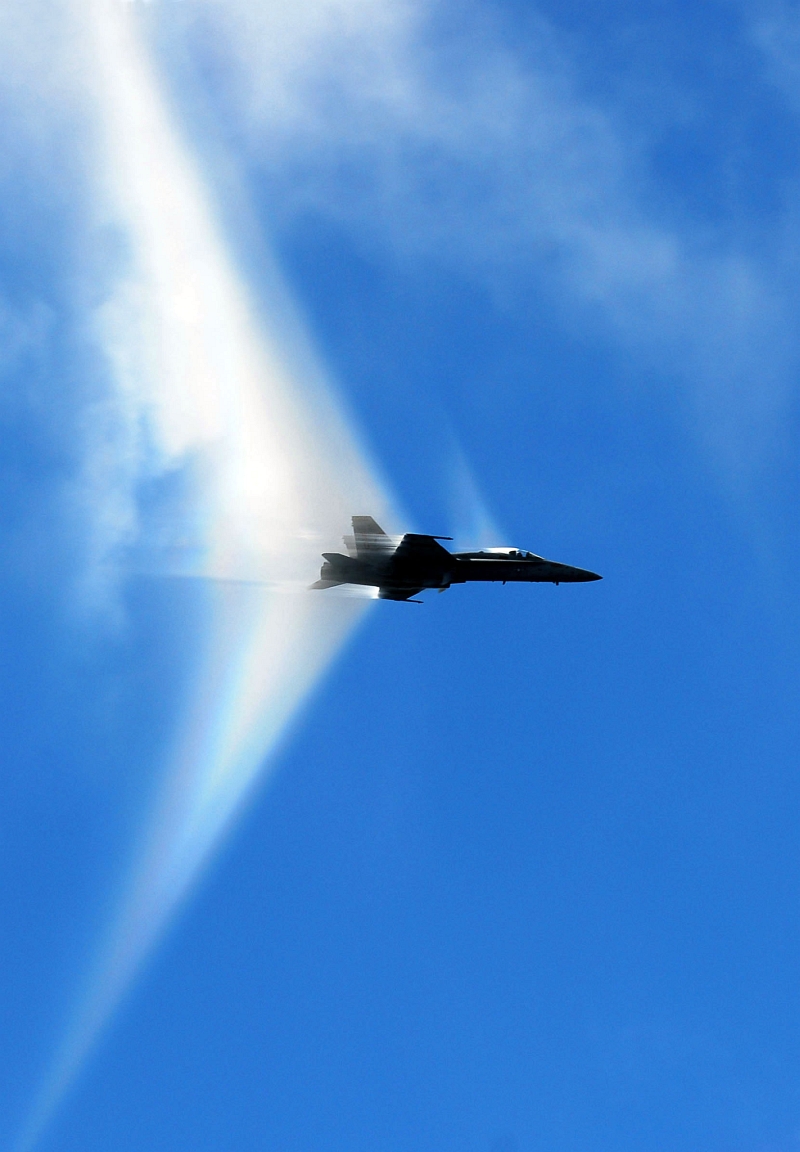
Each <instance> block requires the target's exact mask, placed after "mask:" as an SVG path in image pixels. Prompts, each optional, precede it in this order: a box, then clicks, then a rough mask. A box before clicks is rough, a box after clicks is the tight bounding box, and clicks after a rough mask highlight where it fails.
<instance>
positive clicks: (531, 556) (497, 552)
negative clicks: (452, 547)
mask: <svg viewBox="0 0 800 1152" xmlns="http://www.w3.org/2000/svg"><path fill="white" fill-rule="evenodd" d="M475 555H477V556H496V557H497V559H498V560H500V559H504V560H505V559H508V560H541V559H542V557H541V556H537V555H536V553H535V552H526V551H525V550H524V549H522V548H482V549H481V551H480V552H477V553H475Z"/></svg>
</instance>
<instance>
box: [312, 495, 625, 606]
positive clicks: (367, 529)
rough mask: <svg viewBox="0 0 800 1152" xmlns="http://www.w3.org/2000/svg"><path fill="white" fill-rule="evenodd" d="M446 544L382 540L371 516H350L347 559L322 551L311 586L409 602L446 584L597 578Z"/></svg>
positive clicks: (509, 552)
mask: <svg viewBox="0 0 800 1152" xmlns="http://www.w3.org/2000/svg"><path fill="white" fill-rule="evenodd" d="M450 539H451V537H450V536H421V535H419V534H418V533H416V532H407V533H406V534H405V536H403V537H402V539H401V540H400V542H399V543H398V541H397V537H394V538H392V537H391V536H387V535H386V533H385V532H384V530H383V529H382V528H381V527H379V525H377V524H376V523H375V521H374V520H373V519H372V517H371V516H354V517H353V535H352V536H345V537H344V543H345V547H346V548H347V551H348V555H347V556H343V555H342V554H341V553H340V552H323V554H322V557H323V559H324V561H325V563H324V564H323V565H322V569H321V571H320V578H319V580H317V582H316V584H312V585H311V587H312V588H334V587H336V585H338V584H365V585H367V586H369V587H372V588H377V589H378V596H379V597H380V599H381V600H411V599H412V597H414V596H416V595H417V593H418V592H422V590H423V589H424V588H436V589H438V590H439V592H444V591H445V590H446V589H448V588H449V587H450V585H451V584H465V583H467V581H469V580H495V581H497V580H499V581H502V583H503V584H505V583H506V582H507V581H512V580H513V581H514V582H520V581H524V582H526V583H537V584H577V583H582V582H584V581H587V580H601V579H602V577H601V576H598V575H597V573H596V572H589V571H587V569H585V568H573V567H572V566H571V565H570V564H557V563H556V562H555V560H545V559H544V557H543V556H536V555H534V553H533V552H523V551H522V550H521V549H518V548H484V549H483V551H482V552H448V551H447V549H446V548H443V547H442V545H441V544H440V543H439V541H440V540H450ZM414 603H421V601H414Z"/></svg>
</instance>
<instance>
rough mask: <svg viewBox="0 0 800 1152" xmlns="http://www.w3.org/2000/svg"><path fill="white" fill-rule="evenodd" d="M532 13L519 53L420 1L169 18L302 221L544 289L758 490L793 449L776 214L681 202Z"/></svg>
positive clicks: (253, 159)
mask: <svg viewBox="0 0 800 1152" xmlns="http://www.w3.org/2000/svg"><path fill="white" fill-rule="evenodd" d="M529 15H531V19H530V20H529V23H528V25H527V30H526V39H525V46H524V51H522V50H520V49H518V48H515V47H514V45H513V44H512V43H511V42H510V38H509V37H508V36H506V35H504V33H503V29H502V27H501V26H500V25H499V24H498V23H497V21H493V20H492V18H491V17H489V16H488V15H486V13H485V11H482V10H481V9H480V8H475V7H473V8H471V9H463V8H462V7H461V6H459V10H458V12H455V10H452V11H451V10H450V9H449V8H448V6H446V5H440V6H437V7H436V8H435V9H430V8H429V7H427V6H423V5H420V4H417V3H412V2H409V3H405V4H401V5H394V4H389V3H386V2H385V0H312V2H311V3H309V4H305V5H303V7H302V10H298V9H296V8H294V7H293V6H291V5H288V4H275V5H269V6H259V7H255V6H253V5H249V4H243V3H237V2H235V0H234V2H232V3H230V4H227V5H225V6H219V5H215V4H211V3H203V2H202V0H201V2H200V3H198V4H195V5H192V6H186V7H185V8H184V9H182V10H181V12H180V13H179V14H178V15H177V16H176V15H173V14H171V13H170V14H168V15H167V17H166V23H167V25H168V26H169V27H170V28H171V30H172V33H173V35H174V36H176V37H178V36H180V37H183V38H184V40H183V42H184V43H188V44H189V45H190V49H189V54H190V55H191V56H193V58H194V59H196V60H199V61H202V63H203V72H202V74H203V76H204V78H206V79H207V78H208V76H214V77H215V78H216V84H217V88H216V98H217V100H218V101H219V105H218V107H219V109H220V110H221V119H222V120H223V121H224V124H225V129H224V131H225V132H226V133H227V135H228V138H229V140H232V141H233V142H234V143H235V146H236V147H237V148H238V147H242V146H243V147H244V148H245V149H246V150H247V151H248V153H249V157H250V161H249V162H250V163H255V164H260V165H261V169H260V170H261V175H262V179H263V183H264V186H265V187H266V188H267V189H268V190H270V191H271V194H272V197H273V202H274V206H275V212H276V214H277V215H278V216H280V215H283V218H284V221H285V223H286V225H287V226H288V227H291V226H292V225H291V220H292V214H297V215H299V216H300V217H302V214H303V213H307V212H317V213H321V214H325V215H328V216H330V217H333V218H336V219H337V220H338V221H340V223H342V224H344V225H345V226H347V227H351V228H352V229H353V231H354V232H356V233H357V234H358V236H359V239H360V242H362V243H363V242H364V238H365V237H367V238H369V239H370V241H371V242H372V243H373V244H376V245H382V246H384V247H385V248H387V249H388V250H390V251H391V252H392V254H393V257H394V258H395V259H398V260H401V261H405V262H408V261H414V260H419V259H422V260H426V259H430V258H434V259H436V260H437V261H442V260H445V261H450V262H451V263H452V264H453V265H454V266H457V267H458V268H459V269H460V270H461V271H462V273H464V274H466V275H468V276H470V277H478V278H480V279H481V280H482V281H483V282H484V283H485V284H488V285H489V286H491V287H492V288H494V289H496V291H497V294H498V298H501V297H505V299H508V298H509V294H511V295H512V296H513V289H514V284H515V283H519V279H520V277H523V278H526V277H527V278H528V279H529V280H530V279H533V280H536V281H537V282H538V283H539V284H544V285H545V286H546V288H547V290H548V293H549V294H550V295H551V297H553V298H555V299H556V300H557V301H558V302H559V304H560V309H561V314H562V318H563V323H564V325H565V327H566V328H568V329H569V328H570V327H572V328H573V329H574V330H576V331H578V330H582V329H584V328H585V326H586V325H587V324H590V325H592V326H593V327H594V328H595V329H596V330H597V331H599V332H601V333H605V337H606V339H608V340H609V342H610V343H611V344H612V345H615V346H616V347H617V348H619V349H620V350H621V351H622V352H623V353H624V355H625V356H626V357H628V358H629V357H631V356H632V357H633V358H634V360H635V362H636V363H638V364H639V365H640V368H642V369H644V370H646V374H647V375H648V377H649V378H650V379H657V380H660V381H661V383H662V385H666V386H674V385H675V384H677V385H678V386H679V390H680V404H681V406H682V407H683V408H684V410H685V412H686V413H687V418H688V419H689V421H690V423H691V424H692V425H693V426H694V428H695V430H696V431H697V433H698V435H699V436H700V438H701V439H702V440H703V441H705V442H706V444H707V446H708V447H709V449H710V452H711V457H712V459H713V460H714V461H715V462H716V464H717V465H718V466H719V468H720V469H721V470H722V472H723V473H724V474H725V475H726V477H727V479H728V481H729V482H731V483H733V484H734V485H736V484H738V483H740V482H746V479H747V477H748V476H749V475H750V474H751V473H752V471H753V470H754V469H755V470H757V469H758V468H759V467H760V465H761V464H762V463H763V462H764V460H765V459H770V458H771V457H772V456H773V454H774V453H775V451H776V449H777V450H779V448H780V444H781V420H782V417H783V416H784V415H785V413H786V410H787V403H788V401H789V398H790V396H791V395H792V390H793V377H794V371H795V367H796V364H797V357H798V347H797V342H796V340H795V338H794V335H793V330H792V322H791V317H792V315H793V312H794V307H795V300H796V297H797V284H796V277H795V276H794V273H793V272H792V270H791V268H790V266H789V264H788V263H787V262H786V261H785V260H784V259H783V256H782V254H781V251H780V249H781V243H780V240H781V236H780V232H781V228H782V227H783V224H784V223H785V221H781V220H778V221H777V222H776V223H775V224H774V225H773V226H772V227H771V230H770V228H768V229H767V231H768V235H767V238H766V240H764V237H763V221H761V222H759V228H757V229H754V230H753V231H748V230H747V228H746V227H744V226H743V225H740V227H738V228H734V229H731V228H730V227H728V226H727V225H726V226H724V227H720V228H714V227H712V226H710V225H709V222H708V220H700V219H695V218H692V216H691V214H690V213H687V212H673V213H666V212H665V211H664V210H663V198H662V200H661V202H660V203H659V201H658V198H657V197H655V196H654V195H653V194H652V184H653V181H654V179H655V176H654V174H653V173H652V172H650V170H649V162H650V161H649V154H648V148H649V147H650V144H651V141H649V140H648V139H647V138H646V134H644V135H643V133H642V131H641V129H640V130H639V131H638V132H637V133H634V132H632V131H631V130H630V127H629V124H628V123H627V122H626V120H625V118H624V117H623V116H620V115H619V114H617V113H618V109H617V110H615V109H614V108H612V107H611V106H610V105H609V106H607V107H604V106H603V105H602V104H601V103H600V102H599V100H598V99H597V98H591V97H590V96H588V95H587V94H586V93H587V90H588V89H589V87H590V85H589V84H588V83H587V80H590V79H591V77H588V78H587V77H585V76H582V74H581V70H580V67H579V65H578V63H577V62H576V61H575V60H574V59H573V58H571V56H570V53H569V51H568V49H567V48H566V47H565V45H564V43H563V42H562V40H561V39H560V38H559V36H558V34H557V32H556V30H555V29H554V28H553V27H552V25H550V24H549V23H548V22H547V21H546V20H544V19H538V20H537V19H536V18H535V16H533V15H532V14H529ZM209 61H211V62H213V65H214V66H213V68H212V67H210V66H208V65H209ZM635 98H636V93H635V91H630V92H629V93H628V99H629V100H635ZM787 211H788V205H787Z"/></svg>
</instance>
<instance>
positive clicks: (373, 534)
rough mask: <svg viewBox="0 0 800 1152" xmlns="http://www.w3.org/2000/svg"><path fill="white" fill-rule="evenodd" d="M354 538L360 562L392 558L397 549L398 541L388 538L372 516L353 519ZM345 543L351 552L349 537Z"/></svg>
mask: <svg viewBox="0 0 800 1152" xmlns="http://www.w3.org/2000/svg"><path fill="white" fill-rule="evenodd" d="M353 536H354V540H355V549H356V555H357V556H358V558H359V560H367V559H374V558H375V557H376V556H390V555H391V554H392V552H394V550H395V547H396V541H394V540H392V539H391V537H389V536H387V535H386V533H385V532H384V530H383V529H382V528H381V526H380V524H376V523H375V521H374V520H373V519H372V517H371V516H354V517H353ZM345 543H346V544H347V545H348V550H349V540H348V538H347V537H345Z"/></svg>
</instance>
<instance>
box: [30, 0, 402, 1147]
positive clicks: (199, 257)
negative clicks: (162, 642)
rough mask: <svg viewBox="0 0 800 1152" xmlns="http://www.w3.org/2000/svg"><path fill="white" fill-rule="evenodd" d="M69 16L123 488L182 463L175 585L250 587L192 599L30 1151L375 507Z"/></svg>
mask: <svg viewBox="0 0 800 1152" xmlns="http://www.w3.org/2000/svg"><path fill="white" fill-rule="evenodd" d="M76 12H77V9H76ZM80 12H81V14H82V18H83V19H84V20H85V22H86V26H87V31H88V33H89V35H90V37H91V51H90V55H91V59H92V61H93V64H92V67H93V69H94V71H95V81H96V85H97V95H98V106H99V108H100V111H101V116H102V122H103V131H102V141H103V142H102V147H101V155H102V156H103V157H104V162H103V164H102V171H101V172H100V173H99V178H100V181H101V184H102V198H103V200H104V203H105V204H106V206H107V207H106V211H107V213H108V217H109V219H110V220H113V221H114V223H115V224H116V226H117V227H121V228H122V229H123V230H124V234H125V236H126V238H127V247H128V252H129V258H128V264H127V267H126V271H125V274H124V276H123V277H122V278H121V280H120V282H119V283H118V285H117V288H116V290H115V292H114V295H113V298H112V299H111V300H110V301H109V302H108V303H107V304H106V305H105V306H104V307H103V309H101V311H100V313H99V315H98V320H97V323H98V330H99V333H100V338H101V341H102V343H103V346H104V348H105V351H106V354H107V356H108V357H109V359H110V362H111V364H112V367H113V371H114V377H115V380H116V383H117V388H118V401H119V403H120V405H121V406H122V408H123V410H124V411H125V412H127V414H128V418H129V420H130V422H131V424H132V425H135V426H137V427H141V426H143V427H145V429H146V436H145V440H146V444H145V446H144V447H142V445H141V444H139V446H138V447H137V441H136V437H135V436H132V439H131V444H132V447H131V448H130V451H131V456H132V459H131V462H130V471H131V476H132V479H133V481H134V482H135V478H136V474H137V469H141V468H142V467H143V465H142V458H143V457H144V456H147V460H148V463H147V468H149V469H150V472H151V474H152V470H153V469H154V468H155V469H156V470H158V469H159V468H160V469H161V470H162V471H168V470H170V469H171V470H176V469H179V468H184V469H186V471H187V474H190V475H191V476H192V477H193V478H194V479H193V481H192V483H193V487H192V493H193V495H192V498H191V500H190V502H189V504H190V510H191V513H192V517H193V524H192V526H191V532H190V535H191V542H192V544H193V545H194V547H195V556H196V560H195V563H194V567H193V573H194V574H195V575H206V576H215V577H230V578H233V579H241V580H243V581H247V580H250V579H263V580H265V581H266V584H265V585H264V586H263V587H258V586H257V585H252V586H247V585H246V584H239V585H237V584H235V583H233V582H232V583H230V584H227V583H224V582H221V583H215V584H213V585H212V586H210V587H209V591H208V612H209V615H208V632H207V636H206V645H205V656H204V659H203V660H202V662H201V664H200V666H199V668H198V669H197V672H196V677H195V681H194V684H193V688H192V691H191V693H190V699H189V701H188V704H187V707H186V714H185V716H184V718H183V721H182V723H181V724H180V726H179V730H178V734H177V737H176V741H175V746H174V750H173V752H172V754H171V755H170V757H169V763H168V768H167V770H166V772H165V775H164V780H163V785H162V787H161V790H160V794H159V796H158V797H157V800H156V802H155V804H154V809H153V812H152V816H151V819H150V821H149V824H148V826H147V828H146V829H145V831H144V833H143V836H142V844H141V847H140V850H139V852H138V856H137V857H136V862H135V866H134V867H133V869H132V872H131V875H130V876H129V877H128V879H127V881H126V884H125V886H124V888H123V892H122V895H121V898H120V903H119V908H118V912H117V915H116V918H115V921H114V923H113V924H112V925H111V926H110V928H109V932H108V936H107V938H106V939H105V941H104V942H103V944H102V946H101V948H100V949H99V952H98V956H97V961H96V965H95V967H94V969H93V971H92V972H91V973H90V978H89V980H88V983H87V987H86V989H85V992H84V995H83V997H82V998H81V999H80V1000H79V1002H78V1006H77V1010H76V1013H75V1016H74V1019H73V1021H72V1023H71V1026H70V1027H69V1028H68V1029H67V1032H66V1035H65V1037H64V1040H63V1043H62V1045H61V1047H60V1049H59V1050H58V1052H57V1054H56V1058H55V1061H54V1063H53V1066H52V1069H51V1072H50V1074H49V1076H48V1077H47V1079H46V1081H45V1083H44V1086H43V1088H42V1091H41V1093H40V1095H39V1097H38V1100H37V1101H36V1104H35V1107H34V1109H33V1111H32V1114H31V1116H30V1118H29V1121H28V1124H27V1126H26V1128H25V1130H24V1132H23V1134H22V1136H21V1138H20V1140H19V1142H18V1144H17V1152H25V1150H27V1149H30V1148H31V1147H33V1146H34V1145H35V1143H36V1142H37V1140H38V1138H39V1136H40V1135H41V1133H42V1131H43V1129H44V1127H45V1125H46V1124H47V1123H48V1121H49V1120H50V1118H51V1117H52V1115H53V1112H54V1110H55V1109H56V1107H57V1106H58V1105H59V1103H60V1102H61V1100H62V1099H63V1097H64V1095H65V1093H66V1092H67V1091H68V1090H69V1088H70V1086H71V1085H72V1083H73V1082H74V1080H75V1077H76V1076H77V1074H78V1073H79V1071H80V1069H81V1067H82V1065H83V1063H84V1061H85V1059H86V1057H87V1055H88V1053H89V1052H90V1050H91V1048H92V1046H93V1044H94V1043H95V1041H96V1039H97V1037H98V1035H99V1033H100V1031H101V1030H102V1028H103V1027H104V1025H105V1024H106V1023H107V1021H108V1019H109V1017H110V1015H111V1014H112V1012H113V1011H114V1009H115V1007H116V1006H117V1004H118V1003H119V1000H120V998H121V997H122V996H123V995H124V993H125V991H126V989H127V988H128V987H129V985H130V983H131V981H132V980H133V979H134V977H135V975H136V973H137V971H138V970H139V968H140V966H141V964H142V962H143V960H144V959H145V957H146V956H147V954H148V952H149V951H150V950H151V949H152V947H153V946H154V944H155V943H156V942H157V940H158V938H159V936H160V935H161V934H162V933H163V931H164V929H165V927H166V925H167V924H168V922H169V920H170V918H171V916H172V915H173V913H174V912H175V910H176V908H177V907H178V905H179V904H180V902H181V901H182V900H183V898H184V897H185V896H186V894H187V892H188V891H189V889H190V887H191V885H192V884H193V883H194V882H196V880H197V878H198V876H199V875H200V873H201V871H202V869H203V867H204V865H205V864H207V862H208V860H209V858H210V856H211V853H212V852H213V850H214V848H215V847H216V846H217V845H218V844H219V842H220V839H221V837H222V836H223V834H224V833H225V832H226V830H227V829H228V828H229V827H230V825H231V822H232V821H233V820H234V818H235V817H236V815H237V814H238V812H239V811H240V810H241V808H242V805H243V803H244V802H245V800H246V798H247V797H248V794H249V793H250V791H251V789H252V787H253V784H254V782H255V781H256V779H257V778H260V777H261V776H262V774H263V766H264V760H265V757H266V756H267V754H268V753H269V752H270V750H272V749H274V747H275V744H276V742H277V741H278V740H279V738H280V737H281V735H282V733H283V732H284V731H285V730H286V727H287V724H288V723H289V721H290V720H291V718H292V716H293V715H295V714H296V711H297V709H298V707H299V705H300V703H301V702H302V700H303V699H304V697H305V696H306V695H307V693H308V691H309V690H310V688H311V687H312V685H313V684H314V683H315V681H316V680H317V679H318V677H319V675H320V674H321V673H322V671H323V670H324V669H325V667H326V666H327V664H328V663H329V661H330V660H331V658H332V656H333V655H334V653H335V652H336V650H337V648H338V647H339V646H340V644H341V643H342V641H343V639H344V638H345V636H346V635H347V634H348V632H349V631H350V629H351V628H352V626H353V624H354V622H355V621H356V619H357V618H358V616H359V615H360V613H361V612H362V611H363V608H364V603H365V602H364V601H363V600H362V601H359V600H356V599H342V598H339V599H336V598H331V597H330V596H323V595H321V594H319V595H317V594H314V593H311V592H306V591H305V590H304V586H305V584H306V583H308V582H309V580H310V579H313V577H314V575H315V568H316V565H317V563H318V561H317V559H316V557H317V554H318V552H319V551H320V550H321V546H324V544H325V543H333V542H334V539H335V537H336V536H337V535H338V534H339V533H340V531H341V529H342V526H343V525H346V523H347V518H348V516H349V515H350V514H351V513H352V512H355V511H363V512H370V513H373V512H374V513H375V514H378V515H381V516H383V515H384V514H385V513H386V512H387V501H386V498H385V496H384V495H383V494H382V493H381V491H380V490H379V487H378V485H377V484H376V483H375V481H374V480H373V479H372V478H371V475H370V472H369V469H368V466H367V464H366V463H365V461H364V459H363V457H362V455H361V454H360V452H359V450H358V447H357V445H356V443H355V442H354V439H353V437H352V435H351V434H350V433H349V432H348V430H347V427H346V425H345V423H344V421H343V419H342V417H341V416H340V414H339V413H338V412H337V411H336V408H335V406H334V404H333V402H332V400H331V399H330V396H329V394H326V392H325V388H324V378H323V376H322V374H321V373H320V372H319V371H318V370H316V369H315V368H314V365H313V359H312V358H311V357H310V356H309V353H308V349H307V348H305V349H299V350H298V348H297V344H296V341H295V343H294V344H292V343H291V342H287V341H286V340H285V339H284V340H283V341H281V340H279V339H278V335H277V334H276V333H275V332H271V333H270V332H268V331H265V328H264V324H263V323H261V322H259V320H257V318H256V314H255V312H254V309H253V307H252V306H251V304H250V302H249V300H248V296H247V291H246V289H245V286H244V284H243V282H242V279H241V277H239V276H237V273H236V270H235V267H234V265H233V261H232V259H231V257H230V255H229V252H228V249H227V248H226V245H225V243H224V239H223V236H222V232H221V229H220V227H219V226H218V224H217V222H216V221H215V216H214V211H213V207H212V203H211V198H210V196H209V193H208V190H207V188H206V187H205V185H204V183H203V181H202V179H201V177H200V175H199V171H198V169H197V167H196V165H194V164H193V163H192V161H191V158H190V156H189V154H188V151H187V149H186V147H185V146H184V144H183V143H182V141H181V139H180V136H179V133H178V131H177V128H176V126H175V124H174V123H173V121H172V119H171V117H170V114H169V112H168V109H167V107H166V104H165V101H164V99H163V97H162V95H161V93H160V90H159V85H158V80H157V76H156V74H155V70H154V65H153V63H152V60H151V59H150V57H149V55H148V52H147V49H146V45H145V44H144V42H143V39H142V37H141V35H140V31H139V28H138V25H137V14H136V12H135V10H134V8H133V6H131V5H127V6H124V5H119V4H114V3H107V2H105V0H90V2H89V3H88V4H86V3H82V4H81V7H80ZM268 303H269V302H268ZM273 303H274V304H275V309H278V308H279V305H278V301H277V298H276V301H274V302H273ZM282 307H283V304H282V303H281V304H280V308H282ZM267 313H269V308H267ZM295 335H296V334H295ZM301 363H302V365H303V368H302V371H301V370H300V369H298V365H299V364H301ZM315 374H316V377H317V378H316V379H312V378H311V377H313V376H314V375H315ZM102 449H103V446H102V444H98V446H97V450H98V452H100V453H102ZM137 453H138V455H137ZM154 460H155V462H156V463H155V464H154V463H153V461H154ZM173 527H174V535H175V539H176V540H177V539H178V538H180V537H181V536H182V534H183V535H185V531H186V525H185V524H175V525H174V526H173ZM110 532H111V537H112V539H111V540H110V542H109V543H110V545H113V544H114V542H115V541H114V539H113V532H114V527H113V525H112V526H111V529H110ZM287 593H288V594H287Z"/></svg>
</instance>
